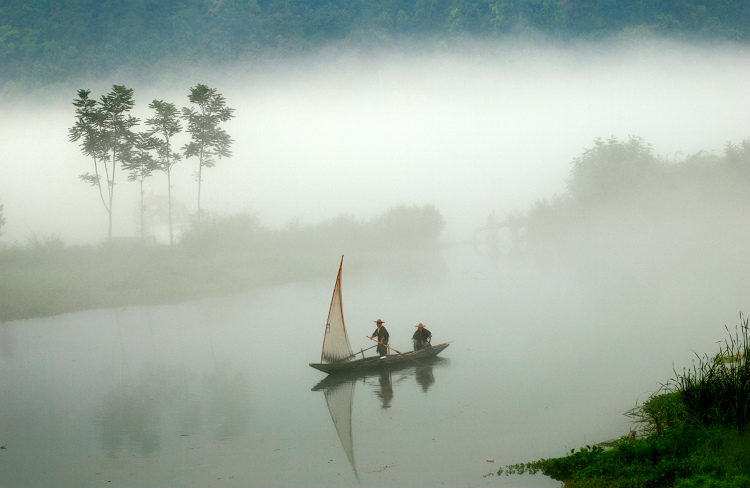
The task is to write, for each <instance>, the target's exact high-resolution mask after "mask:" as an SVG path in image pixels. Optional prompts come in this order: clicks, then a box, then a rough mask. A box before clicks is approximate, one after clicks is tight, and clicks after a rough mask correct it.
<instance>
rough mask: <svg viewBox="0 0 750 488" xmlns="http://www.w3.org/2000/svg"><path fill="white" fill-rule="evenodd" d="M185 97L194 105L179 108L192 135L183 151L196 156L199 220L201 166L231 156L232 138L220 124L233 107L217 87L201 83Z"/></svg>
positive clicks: (232, 110) (208, 166)
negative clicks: (218, 91) (228, 104)
mask: <svg viewBox="0 0 750 488" xmlns="http://www.w3.org/2000/svg"><path fill="white" fill-rule="evenodd" d="M188 100H190V103H192V104H194V105H195V106H196V107H185V108H183V109H182V118H183V119H185V120H186V121H187V125H188V126H187V131H188V132H189V133H190V136H191V138H192V140H191V141H190V142H189V143H187V144H185V145H184V146H183V147H182V150H183V154H184V155H185V157H186V158H191V157H195V158H198V171H197V172H196V174H195V177H196V179H197V180H198V212H197V217H198V219H201V217H202V215H201V181H202V178H203V173H202V172H203V168H204V167H205V168H212V167H214V166H215V165H216V158H218V159H221V158H228V157H231V156H232V152H231V151H230V150H229V148H230V147H231V146H232V143H233V142H234V141H233V140H232V138H231V137H230V136H229V134H227V132H226V131H225V130H224V129H222V128H221V127H219V124H220V123H221V122H227V121H228V120H230V119H232V118H233V117H234V115H233V112H234V109H233V108H229V107H227V106H226V100H225V99H224V97H223V96H222V95H221V94H219V93H217V91H216V88H209V87H208V86H206V85H202V84H198V85H196V86H195V87H193V88H191V89H190V95H188Z"/></svg>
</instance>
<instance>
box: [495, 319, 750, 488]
mask: <svg viewBox="0 0 750 488" xmlns="http://www.w3.org/2000/svg"><path fill="white" fill-rule="evenodd" d="M727 330H728V331H729V329H727ZM627 414H628V415H629V416H630V417H632V418H633V419H634V421H635V423H636V426H637V430H635V431H633V435H629V436H626V437H623V438H621V439H619V440H617V441H614V442H611V443H605V444H599V445H594V446H585V447H583V448H581V449H580V450H572V451H571V452H570V454H568V455H567V456H565V457H562V458H554V459H541V460H539V461H535V462H531V463H524V464H517V465H511V466H506V467H505V468H504V469H500V470H499V471H498V474H506V475H507V474H523V473H532V474H535V473H537V472H541V473H542V474H544V475H546V476H549V477H551V478H553V479H555V480H558V481H562V482H564V484H565V486H566V487H567V488H593V487H612V488H651V487H653V488H657V487H675V488H694V487H707V488H708V487H710V488H750V433H749V432H748V430H749V429H748V422H749V420H750V415H748V414H750V330H749V329H748V319H747V318H744V319H743V318H742V316H740V325H739V326H737V327H736V328H735V330H734V331H733V332H730V334H729V338H728V339H727V340H726V341H725V342H724V343H723V345H722V346H721V348H720V351H719V352H718V353H717V354H716V355H714V356H708V355H705V356H703V357H697V362H695V363H694V364H693V367H692V368H691V369H685V370H683V372H681V373H678V372H676V371H675V377H674V378H673V379H672V380H671V381H669V382H668V383H667V384H666V385H665V386H664V389H663V390H661V391H659V392H657V393H656V394H654V395H652V396H651V397H650V398H649V400H648V401H646V402H645V403H644V404H643V405H640V406H637V407H636V408H634V409H633V410H631V411H630V412H628V413H627Z"/></svg>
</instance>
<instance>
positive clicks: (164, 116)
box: [146, 100, 182, 244]
mask: <svg viewBox="0 0 750 488" xmlns="http://www.w3.org/2000/svg"><path fill="white" fill-rule="evenodd" d="M149 108H150V109H152V110H153V111H154V116H153V117H151V118H150V119H147V120H146V125H147V126H149V127H150V130H149V132H148V133H149V135H151V136H152V137H155V138H156V141H157V142H156V144H155V149H156V152H157V160H156V162H155V166H156V168H157V169H159V170H160V171H163V172H164V173H165V174H166V175H167V201H168V206H169V243H170V244H174V228H173V225H172V167H173V166H174V165H175V164H176V163H177V162H178V161H180V159H182V156H181V155H180V153H178V152H176V151H173V150H172V138H173V137H174V136H176V135H177V134H179V133H180V132H181V131H182V125H181V124H180V119H179V112H178V110H177V107H176V106H175V104H174V103H168V102H165V101H164V100H154V101H153V102H151V103H150V104H149Z"/></svg>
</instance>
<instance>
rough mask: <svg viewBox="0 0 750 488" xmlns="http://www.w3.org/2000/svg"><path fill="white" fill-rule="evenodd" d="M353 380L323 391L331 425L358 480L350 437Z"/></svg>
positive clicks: (351, 438) (352, 441) (352, 440)
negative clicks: (331, 421)
mask: <svg viewBox="0 0 750 488" xmlns="http://www.w3.org/2000/svg"><path fill="white" fill-rule="evenodd" d="M354 384H355V381H345V382H343V383H340V384H338V385H333V386H330V387H327V388H326V389H325V390H324V391H323V393H324V394H325V397H326V403H327V404H328V411H329V412H330V413H331V419H332V420H333V425H334V426H335V427H336V433H337V434H338V435H339V440H340V441H341V446H342V447H343V448H344V452H345V453H346V457H347V458H349V464H351V466H352V470H354V476H356V477H357V481H359V474H357V463H356V462H355V460H354V438H353V437H352V405H353V404H354Z"/></svg>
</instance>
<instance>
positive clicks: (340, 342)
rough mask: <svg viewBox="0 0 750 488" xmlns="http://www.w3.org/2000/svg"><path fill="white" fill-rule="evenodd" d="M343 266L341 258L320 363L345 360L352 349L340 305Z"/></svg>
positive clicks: (342, 258)
mask: <svg viewBox="0 0 750 488" xmlns="http://www.w3.org/2000/svg"><path fill="white" fill-rule="evenodd" d="M343 265H344V257H343V256H341V264H339V274H338V276H337V277H336V285H335V286H334V287H333V297H332V298H331V308H330V309H329V310H328V321H327V322H326V332H325V335H324V336H323V352H322V353H321V356H320V361H321V362H323V361H327V362H329V363H332V362H336V361H342V360H345V359H347V358H349V357H351V355H352V348H351V346H350V345H349V337H347V335H346V326H345V325H344V309H343V305H342V303H341V268H342V267H343Z"/></svg>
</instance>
